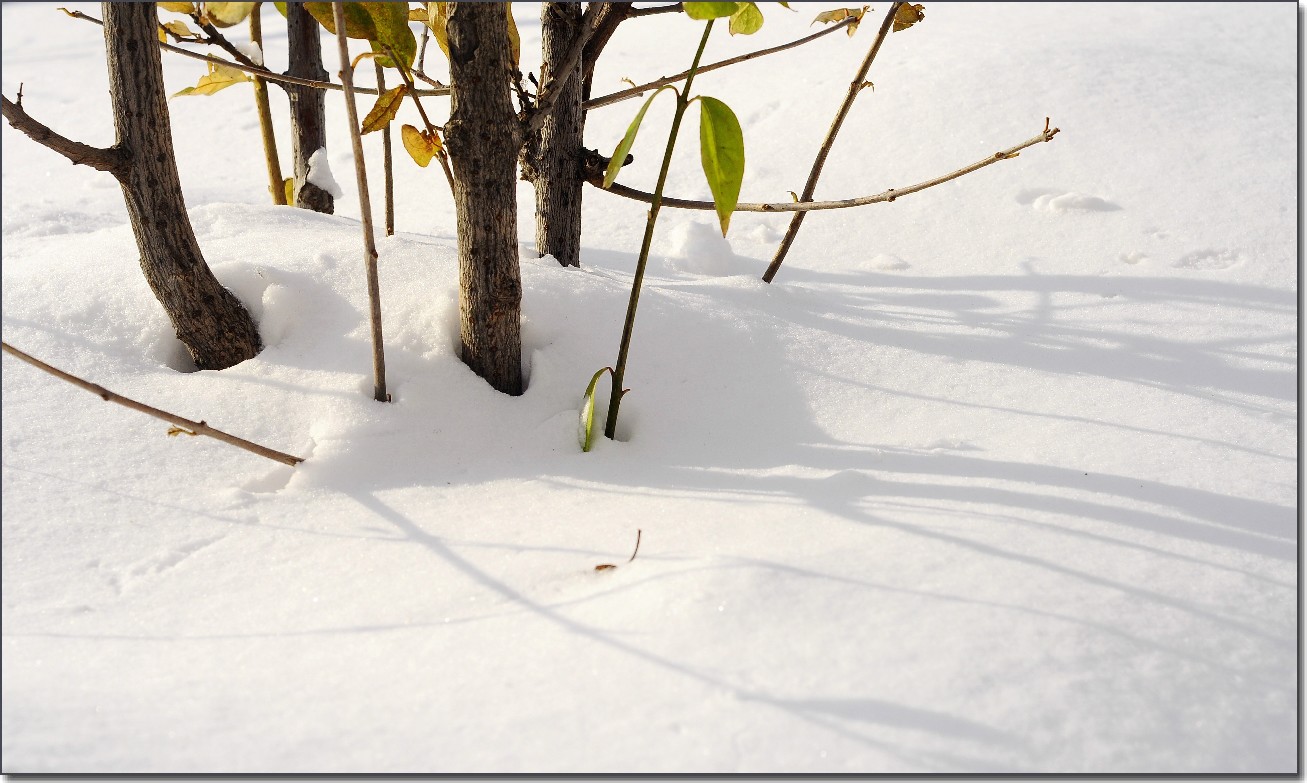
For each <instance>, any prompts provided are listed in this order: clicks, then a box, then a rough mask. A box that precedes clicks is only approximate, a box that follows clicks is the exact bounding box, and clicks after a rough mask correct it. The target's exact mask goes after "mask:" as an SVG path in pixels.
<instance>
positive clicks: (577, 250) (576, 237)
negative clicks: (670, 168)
mask: <svg viewBox="0 0 1307 783" xmlns="http://www.w3.org/2000/svg"><path fill="white" fill-rule="evenodd" d="M540 7H541V10H540V21H541V26H542V30H543V37H544V42H543V48H544V64H543V66H542V68H541V74H540V83H541V84H549V82H550V80H551V79H554V78H557V77H558V76H559V75H560V74H557V73H554V72H553V70H552V68H553V64H554V63H558V62H560V61H561V60H563V59H564V57H565V56H566V55H567V53H568V50H569V49H570V48H571V46H572V41H573V40H575V38H576V36H577V34H578V33H579V32H580V29H581V6H580V4H579V3H541V6H540ZM581 67H582V65H581V63H580V62H578V63H577V64H576V65H575V66H574V68H573V73H572V77H571V78H570V79H569V80H568V81H567V86H566V87H564V88H563V90H562V92H560V93H559V94H558V97H557V100H556V101H555V103H554V106H553V109H552V110H551V111H550V112H549V114H548V115H546V117H545V121H544V125H543V126H542V127H541V128H540V131H539V132H538V133H536V134H534V136H533V137H532V138H530V139H528V141H527V144H526V146H525V147H524V149H523V151H522V178H523V179H525V180H527V181H528V182H530V183H531V184H532V185H534V186H535V192H536V211H535V218H536V249H537V251H538V252H539V253H540V255H542V256H545V255H551V256H553V257H554V258H555V259H556V260H557V261H558V263H560V264H562V265H563V266H580V265H581V194H582V188H583V186H584V184H585V183H584V181H583V179H582V171H581V162H582V159H583V154H584V151H585V148H584V144H583V134H584V131H585V115H584V112H583V111H582V109H581V93H582V83H581Z"/></svg>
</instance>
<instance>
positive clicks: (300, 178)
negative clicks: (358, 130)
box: [286, 3, 336, 215]
mask: <svg viewBox="0 0 1307 783" xmlns="http://www.w3.org/2000/svg"><path fill="white" fill-rule="evenodd" d="M319 30H320V28H319V27H318V23H317V20H315V19H314V18H313V17H312V16H311V15H309V12H308V11H306V10H304V4H303V3H287V4H286V37H287V43H288V45H289V47H290V68H288V69H287V70H286V75H287V76H297V77H299V78H301V79H314V80H317V81H326V80H327V71H326V69H325V68H323V67H322V39H321V37H320V35H321V34H320V32H319ZM286 95H287V96H288V97H289V98H290V134H291V143H292V150H291V151H292V154H293V155H294V157H295V206H297V207H301V208H303V209H311V210H313V211H314V212H325V213H326V214H328V215H330V214H332V213H333V212H335V211H336V200H335V199H334V198H332V196H331V194H330V193H328V192H327V191H325V190H323V189H322V188H320V187H318V186H317V185H314V184H312V183H310V182H308V181H307V179H306V178H307V177H308V175H309V157H310V156H312V155H313V153H315V152H317V151H318V150H319V149H321V148H323V147H325V146H327V120H326V107H325V100H326V98H325V96H324V93H323V91H322V90H315V89H313V88H312V87H301V86H297V85H294V84H288V85H286Z"/></svg>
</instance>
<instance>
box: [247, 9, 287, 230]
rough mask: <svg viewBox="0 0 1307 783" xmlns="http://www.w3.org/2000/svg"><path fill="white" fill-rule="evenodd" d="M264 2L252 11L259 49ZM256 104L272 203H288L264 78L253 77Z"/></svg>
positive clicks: (253, 33)
mask: <svg viewBox="0 0 1307 783" xmlns="http://www.w3.org/2000/svg"><path fill="white" fill-rule="evenodd" d="M262 9H263V3H255V4H254V10H253V11H251V12H250V40H251V41H253V42H254V44H255V45H256V46H258V47H259V50H260V51H262V49H263V16H262V14H261V13H260V11H261V10H262ZM253 82H254V105H255V106H256V107H258V110H259V133H260V134H261V135H262V136H263V159H264V161H265V162H266V163H267V167H268V189H269V190H271V191H272V203H273V204H276V205H278V206H285V205H286V185H285V181H284V180H283V179H282V176H281V161H280V159H279V158H278V156H277V136H276V134H275V133H273V130H272V110H271V108H270V107H269V106H268V86H267V84H266V83H264V81H263V78H262V77H259V76H255V77H253Z"/></svg>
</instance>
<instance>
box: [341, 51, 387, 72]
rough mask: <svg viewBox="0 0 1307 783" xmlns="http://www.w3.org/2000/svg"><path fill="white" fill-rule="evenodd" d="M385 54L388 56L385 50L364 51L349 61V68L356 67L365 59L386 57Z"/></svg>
mask: <svg viewBox="0 0 1307 783" xmlns="http://www.w3.org/2000/svg"><path fill="white" fill-rule="evenodd" d="M385 56H386V53H385V52H363V53H362V54H360V55H359V56H358V57H355V58H354V59H353V60H350V61H349V68H350V70H351V71H352V70H354V69H355V68H357V67H359V63H361V62H363V61H364V60H368V59H371V58H373V57H385Z"/></svg>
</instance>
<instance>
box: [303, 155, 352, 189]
mask: <svg viewBox="0 0 1307 783" xmlns="http://www.w3.org/2000/svg"><path fill="white" fill-rule="evenodd" d="M304 179H305V181H307V182H308V183H309V184H310V185H316V186H318V187H319V188H321V189H323V190H325V191H327V192H328V193H330V194H331V197H332V198H340V197H341V196H343V195H345V191H344V189H343V188H341V186H340V183H338V182H336V178H335V177H333V176H332V175H331V163H330V162H329V161H328V159H327V148H326V147H319V148H318V149H317V150H315V151H314V153H313V154H312V155H310V156H309V173H308V174H305V175H304Z"/></svg>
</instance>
